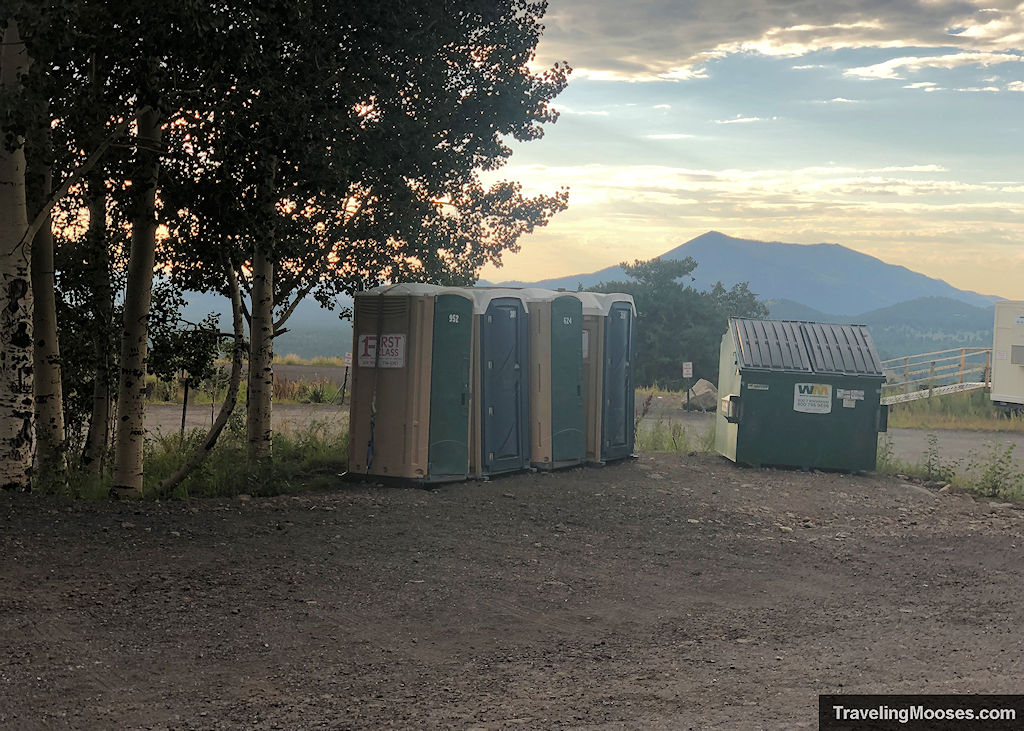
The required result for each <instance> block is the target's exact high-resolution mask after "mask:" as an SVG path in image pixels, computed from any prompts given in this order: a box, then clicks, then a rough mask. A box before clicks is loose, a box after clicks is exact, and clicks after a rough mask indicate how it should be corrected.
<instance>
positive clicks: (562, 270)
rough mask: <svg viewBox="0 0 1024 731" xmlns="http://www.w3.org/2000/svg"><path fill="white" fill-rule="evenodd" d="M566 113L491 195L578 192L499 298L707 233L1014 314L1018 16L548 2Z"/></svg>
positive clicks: (854, 2)
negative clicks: (819, 249) (868, 268)
mask: <svg viewBox="0 0 1024 731" xmlns="http://www.w3.org/2000/svg"><path fill="white" fill-rule="evenodd" d="M545 26H546V29H545V33H544V36H543V38H542V39H541V42H540V44H539V46H538V49H537V58H536V61H535V63H536V65H537V67H538V68H541V67H546V66H550V65H551V64H553V63H554V62H556V61H567V62H568V63H569V65H570V66H571V67H572V68H573V72H572V74H571V76H570V82H569V86H568V88H567V89H566V90H565V91H564V92H563V93H562V94H561V95H560V96H559V97H558V98H557V99H556V100H555V106H556V108H557V109H558V111H559V113H560V116H559V119H558V121H557V123H555V124H554V125H550V126H548V127H547V129H546V132H545V136H544V138H543V139H541V140H538V141H534V142H530V143H525V144H515V145H513V149H514V153H513V155H512V158H511V159H510V161H509V163H508V165H506V166H505V167H504V168H502V169H501V170H500V171H499V173H498V175H497V177H500V178H504V179H514V180H519V181H520V182H522V183H523V185H524V188H525V189H526V190H527V191H528V192H541V191H543V192H548V193H550V192H554V191H555V190H557V189H558V188H560V187H565V186H567V187H568V188H569V191H570V194H569V208H568V210H566V211H564V212H562V213H559V214H558V215H556V216H555V217H554V218H553V219H552V221H551V223H550V224H549V225H548V226H547V227H546V228H543V229H538V230H537V231H535V232H534V233H533V234H531V235H528V236H525V237H524V238H523V239H521V245H522V249H521V251H520V252H519V253H516V254H507V255H506V256H505V258H504V266H503V267H502V268H501V269H496V268H494V267H488V268H486V269H485V270H484V272H483V274H482V276H483V278H484V279H488V280H491V281H502V280H508V279H519V280H524V281H531V280H537V279H542V278H549V277H556V276H562V275H570V274H576V273H581V272H590V271H596V270H598V269H601V268H604V267H606V266H611V265H613V264H617V263H619V262H620V261H623V260H632V259H635V258H641V259H645V258H650V257H653V256H657V255H659V254H661V253H664V252H666V251H668V250H670V249H672V248H674V247H676V246H678V245H679V244H682V243H685V242H686V241H688V240H690V239H692V238H694V237H695V236H698V235H700V234H702V233H704V232H706V231H709V230H716V231H721V232H722V233H725V234H728V235H730V236H735V237H738V238H749V239H758V240H765V241H783V242H788V243H799V244H813V243H823V242H827V243H837V244H842V245H844V246H847V247H849V248H851V249H854V250H857V251H861V252H864V253H866V254H870V255H872V256H876V257H878V258H880V259H882V260H883V261H886V262H889V263H892V264H900V265H903V266H906V267H908V268H910V269H913V270H915V271H919V272H922V273H924V274H927V275H928V276H932V277H938V278H940V279H944V280H946V281H948V282H949V283H950V284H953V285H954V286H956V287H959V288H962V289H970V290H975V291H978V292H982V293H984V294H992V295H999V296H1002V297H1006V298H1009V299H1024V2H1022V3H1016V2H1012V1H1011V2H1004V1H1003V0H967V1H958V2H946V1H945V0H917V1H916V2H914V1H907V2H893V1H889V0H829V1H828V2H821V0H688V1H686V2H683V1H682V0H631V2H623V1H622V0H550V5H549V8H548V13H547V16H546V17H545Z"/></svg>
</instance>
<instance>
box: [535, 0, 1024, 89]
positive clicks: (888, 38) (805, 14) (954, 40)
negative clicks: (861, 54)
mask: <svg viewBox="0 0 1024 731" xmlns="http://www.w3.org/2000/svg"><path fill="white" fill-rule="evenodd" d="M996 5H999V6H1001V7H998V8H997V7H993V6H996ZM544 23H545V27H546V30H545V33H544V36H543V37H542V40H541V44H540V47H539V48H538V62H540V63H544V64H550V63H552V62H554V61H558V60H567V61H568V62H569V63H570V64H571V65H572V66H573V67H574V68H575V69H577V72H575V73H574V76H575V77H577V78H579V77H583V78H590V79H601V80H633V81H655V80H665V79H674V80H680V81H686V80H693V79H702V78H707V75H708V72H707V69H706V65H707V64H708V62H709V61H712V60H714V59H717V58H721V57H722V56H725V55H728V54H737V53H757V54H761V55H768V56H781V57H792V58H799V57H801V56H805V55H807V54H809V53H813V52H816V51H827V50H836V49H863V48H874V49H887V48H891V49H896V48H910V47H912V48H918V49H927V48H933V49H948V48H950V47H953V48H956V49H958V50H959V51H961V52H965V53H970V52H978V53H998V52H1000V51H1007V50H1011V49H1019V48H1022V47H1024V6H1021V5H1019V4H1018V2H1017V0H966V1H965V0H935V1H934V2H932V1H927V0H922V1H921V2H901V3H892V2H879V0H844V2H842V3H823V2H820V0H695V2H687V3H680V2H677V0H636V1H635V2H631V3H623V2H622V1H621V0H559V2H557V3H551V6H550V9H549V11H548V14H547V16H546V17H545V19H544ZM817 66H818V64H802V65H800V66H798V68H811V67H817Z"/></svg>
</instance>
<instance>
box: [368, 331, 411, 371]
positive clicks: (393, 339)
mask: <svg viewBox="0 0 1024 731" xmlns="http://www.w3.org/2000/svg"><path fill="white" fill-rule="evenodd" d="M406 337H407V336H406V334H405V333H389V334H387V335H381V336H380V355H379V356H378V355H377V336H376V335H369V334H364V335H360V336H359V343H358V346H359V356H358V360H357V362H358V363H359V367H360V368H373V367H374V366H375V365H377V364H378V363H379V364H380V367H381V368H405V341H406Z"/></svg>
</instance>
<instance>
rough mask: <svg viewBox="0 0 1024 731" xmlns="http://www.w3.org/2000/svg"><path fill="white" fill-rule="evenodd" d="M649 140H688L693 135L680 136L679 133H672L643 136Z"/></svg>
mask: <svg viewBox="0 0 1024 731" xmlns="http://www.w3.org/2000/svg"><path fill="white" fill-rule="evenodd" d="M644 137H646V138H647V139H649V140H688V139H691V138H692V137H693V135H687V134H682V133H680V132H672V133H669V134H655V135H644Z"/></svg>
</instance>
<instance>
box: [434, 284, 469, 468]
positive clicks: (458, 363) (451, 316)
mask: <svg viewBox="0 0 1024 731" xmlns="http://www.w3.org/2000/svg"><path fill="white" fill-rule="evenodd" d="M472 333H473V302H472V300H470V299H469V298H468V297H465V296H462V295H458V294H439V295H437V297H435V299H434V332H433V336H434V337H433V340H434V342H433V351H432V354H431V359H432V362H431V376H430V427H429V432H430V436H429V443H428V449H427V453H428V457H427V459H428V480H429V481H431V482H449V481H452V480H464V479H466V477H467V476H468V474H469V401H470V398H469V394H470V390H469V361H470V357H469V355H470V348H471V340H472Z"/></svg>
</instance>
